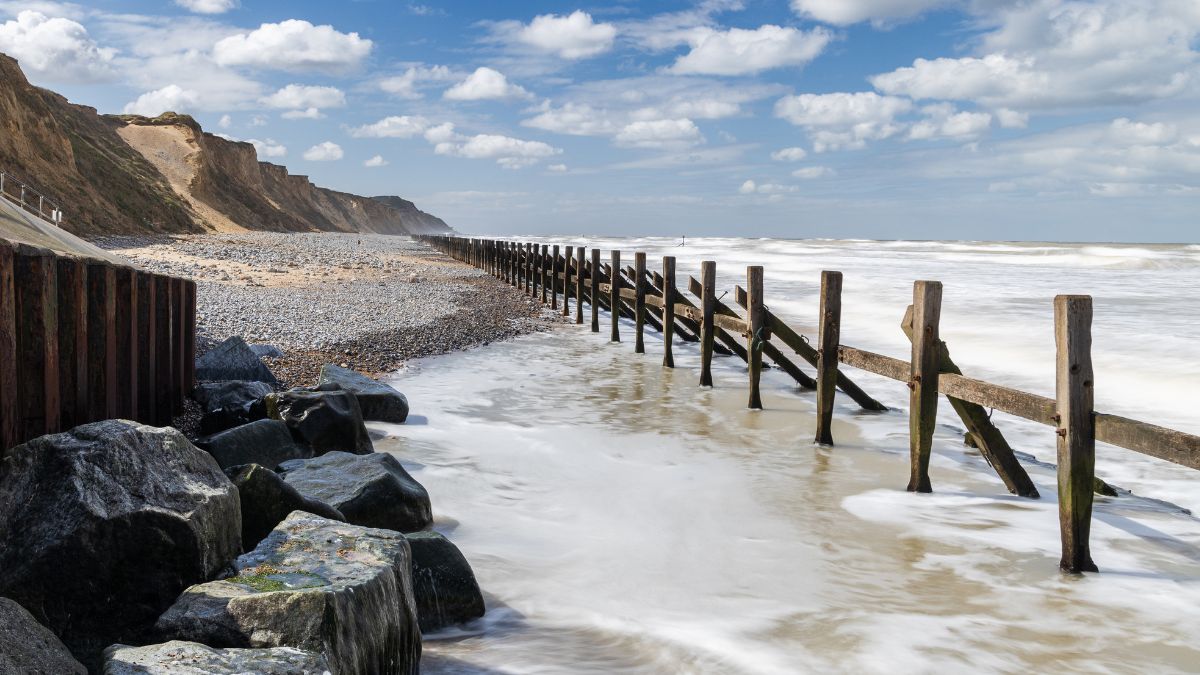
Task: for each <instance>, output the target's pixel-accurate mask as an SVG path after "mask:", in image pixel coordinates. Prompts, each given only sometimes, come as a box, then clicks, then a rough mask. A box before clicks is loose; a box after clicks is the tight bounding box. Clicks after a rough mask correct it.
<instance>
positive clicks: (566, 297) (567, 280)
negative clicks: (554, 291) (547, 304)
mask: <svg viewBox="0 0 1200 675" xmlns="http://www.w3.org/2000/svg"><path fill="white" fill-rule="evenodd" d="M574 256H575V247H574V246H568V247H567V248H566V252H565V253H563V265H562V269H563V285H562V292H563V312H562V315H563V316H566V317H569V316H571V258H573V257H574Z"/></svg>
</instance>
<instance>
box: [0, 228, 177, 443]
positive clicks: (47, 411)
mask: <svg viewBox="0 0 1200 675" xmlns="http://www.w3.org/2000/svg"><path fill="white" fill-rule="evenodd" d="M195 357H196V284H195V282H193V281H190V280H187V279H181V278H177V277H169V276H164V275H161V274H152V273H150V272H146V271H143V270H139V269H136V268H134V267H130V266H122V265H115V264H113V263H110V262H108V261H103V260H94V259H88V258H82V257H75V256H68V255H63V254H59V253H55V252H53V251H50V250H48V249H43V248H37V247H33V246H27V245H25V244H17V245H13V244H9V243H7V242H3V241H0V456H2V455H3V452H4V451H7V450H8V449H9V448H11V447H13V446H15V445H17V444H19V443H23V442H24V441H27V440H29V439H31V438H36V437H37V436H41V435H44V434H49V433H55V432H59V431H63V430H66V429H70V428H72V427H75V426H78V425H80V424H84V423H86V422H93V421H97V420H103V419H111V418H122V419H130V420H136V421H139V422H144V423H147V424H154V425H157V426H167V425H170V424H171V420H172V417H173V415H174V414H177V413H179V412H181V411H182V409H183V400H184V397H185V396H186V394H187V392H189V391H190V390H191V388H192V386H193V383H194V380H195Z"/></svg>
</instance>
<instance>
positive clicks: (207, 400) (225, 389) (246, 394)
mask: <svg viewBox="0 0 1200 675" xmlns="http://www.w3.org/2000/svg"><path fill="white" fill-rule="evenodd" d="M273 391H275V388H274V387H272V386H271V385H270V384H268V383H266V382H248V381H246V380H225V381H222V382H201V383H200V384H197V385H196V388H195V389H193V390H192V398H194V399H196V402H197V403H199V404H200V407H201V409H203V410H204V412H206V413H208V412H212V411H214V410H219V409H221V408H229V407H236V408H244V407H247V406H249V405H250V404H251V403H254V402H255V401H257V400H258V399H260V398H262V397H264V396H266V395H267V394H269V393H271V392H273Z"/></svg>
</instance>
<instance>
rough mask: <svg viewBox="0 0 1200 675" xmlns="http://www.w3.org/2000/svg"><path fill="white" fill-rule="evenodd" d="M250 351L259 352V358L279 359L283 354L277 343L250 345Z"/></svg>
mask: <svg viewBox="0 0 1200 675" xmlns="http://www.w3.org/2000/svg"><path fill="white" fill-rule="evenodd" d="M250 351H252V352H254V353H255V354H257V355H258V357H259V358H273V359H277V358H279V357H281V356H283V350H282V349H280V348H279V347H276V346H275V345H250Z"/></svg>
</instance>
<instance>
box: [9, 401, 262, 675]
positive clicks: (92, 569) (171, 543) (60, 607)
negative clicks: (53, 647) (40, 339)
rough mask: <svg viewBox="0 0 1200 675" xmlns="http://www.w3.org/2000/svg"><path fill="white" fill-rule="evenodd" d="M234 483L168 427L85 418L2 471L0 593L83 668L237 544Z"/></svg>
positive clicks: (129, 637)
mask: <svg viewBox="0 0 1200 675" xmlns="http://www.w3.org/2000/svg"><path fill="white" fill-rule="evenodd" d="M241 530H242V522H241V509H240V506H239V504H238V494H237V490H236V489H235V488H234V487H233V484H232V483H230V482H229V479H228V478H226V477H225V474H224V473H222V471H221V467H220V466H218V465H217V462H216V460H214V459H213V458H212V456H211V455H209V454H208V453H206V452H203V451H201V450H200V449H198V448H197V447H195V446H194V445H192V444H191V443H189V442H188V440H187V439H186V438H184V436H183V434H181V433H180V432H179V431H177V430H175V429H172V428H169V427H168V428H163V429H159V428H155V427H149V426H144V425H141V424H138V423H136V422H129V421H125V420H107V421H104V422H96V423H93V424H85V425H83V426H79V427H76V428H74V429H72V430H71V431H68V432H65V433H60V434H53V435H50V436H42V437H41V438H36V439H34V440H32V441H29V442H28V443H26V444H24V445H19V446H17V447H15V448H13V449H12V450H11V451H10V452H9V454H8V456H7V457H6V458H5V459H4V460H3V466H0V595H5V596H8V597H11V598H13V599H14V600H16V601H18V602H20V603H21V604H22V605H23V606H25V607H27V608H29V609H30V610H31V611H32V613H33V615H34V616H35V617H36V618H37V620H38V621H39V622H40V623H42V624H43V625H45V626H46V627H48V628H50V629H51V630H52V631H54V632H55V634H57V635H58V636H59V637H61V638H62V640H63V642H64V643H66V645H67V647H69V648H70V649H71V652H72V653H74V654H75V656H76V658H78V659H80V660H81V661H83V662H84V664H85V665H88V666H89V667H95V665H96V664H97V663H98V658H99V656H100V652H101V650H103V649H104V648H105V647H107V646H108V645H110V644H112V643H114V642H118V641H133V642H137V641H142V640H143V639H144V638H145V632H146V631H147V629H149V628H150V627H151V626H152V625H153V623H154V620H155V618H156V617H157V616H158V615H159V614H161V613H162V611H163V610H164V609H166V608H167V607H169V606H170V605H171V603H172V602H173V601H174V599H175V598H176V596H178V595H179V593H180V591H182V590H183V589H185V588H187V587H188V586H190V585H192V584H195V583H197V582H199V581H204V580H205V579H211V578H212V577H213V576H215V575H216V574H217V572H219V571H220V570H222V569H224V568H225V566H226V565H228V564H229V561H230V560H232V559H233V558H234V557H235V556H236V555H237V554H238V552H239V551H241Z"/></svg>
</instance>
